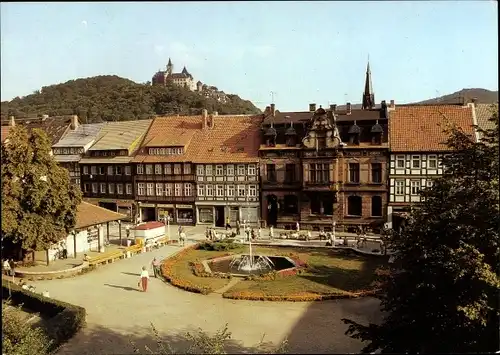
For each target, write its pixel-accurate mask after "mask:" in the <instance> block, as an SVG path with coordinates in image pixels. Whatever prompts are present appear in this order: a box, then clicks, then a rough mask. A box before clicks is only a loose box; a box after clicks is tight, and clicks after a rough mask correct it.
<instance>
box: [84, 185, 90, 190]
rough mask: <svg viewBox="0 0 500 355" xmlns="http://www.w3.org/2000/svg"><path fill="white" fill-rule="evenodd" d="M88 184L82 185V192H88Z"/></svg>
mask: <svg viewBox="0 0 500 355" xmlns="http://www.w3.org/2000/svg"><path fill="white" fill-rule="evenodd" d="M89 188H90V186H89V184H83V192H89Z"/></svg>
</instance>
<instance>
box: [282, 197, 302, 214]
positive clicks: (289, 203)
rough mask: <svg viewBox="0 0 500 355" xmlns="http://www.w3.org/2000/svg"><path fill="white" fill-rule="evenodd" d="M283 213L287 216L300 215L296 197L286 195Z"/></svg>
mask: <svg viewBox="0 0 500 355" xmlns="http://www.w3.org/2000/svg"><path fill="white" fill-rule="evenodd" d="M283 203H284V205H285V206H284V209H283V213H284V214H286V215H290V214H297V213H299V207H298V206H299V201H298V198H297V196H295V195H285V198H284V201H283Z"/></svg>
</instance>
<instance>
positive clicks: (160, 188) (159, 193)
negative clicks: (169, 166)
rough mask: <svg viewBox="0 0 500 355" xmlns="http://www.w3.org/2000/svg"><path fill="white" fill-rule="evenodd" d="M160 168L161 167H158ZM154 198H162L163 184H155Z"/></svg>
mask: <svg viewBox="0 0 500 355" xmlns="http://www.w3.org/2000/svg"><path fill="white" fill-rule="evenodd" d="M160 168H161V165H160ZM156 196H163V184H162V183H156Z"/></svg>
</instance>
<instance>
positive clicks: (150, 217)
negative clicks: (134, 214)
mask: <svg viewBox="0 0 500 355" xmlns="http://www.w3.org/2000/svg"><path fill="white" fill-rule="evenodd" d="M142 221H143V222H151V221H156V210H155V208H154V207H142Z"/></svg>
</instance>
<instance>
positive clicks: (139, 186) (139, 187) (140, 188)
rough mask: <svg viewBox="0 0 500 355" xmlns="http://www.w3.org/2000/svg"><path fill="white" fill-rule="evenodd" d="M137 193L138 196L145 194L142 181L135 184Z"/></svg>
mask: <svg viewBox="0 0 500 355" xmlns="http://www.w3.org/2000/svg"><path fill="white" fill-rule="evenodd" d="M137 194H138V195H139V196H144V195H145V191H144V183H143V182H140V183H138V184H137Z"/></svg>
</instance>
